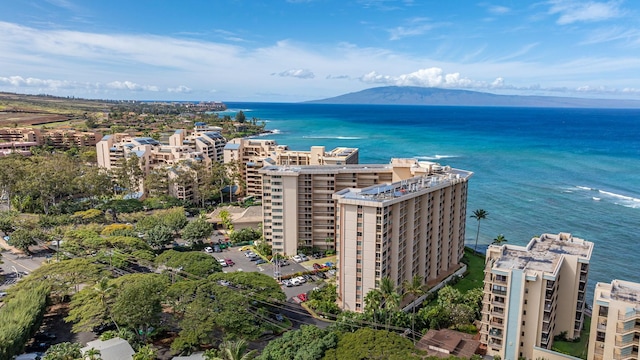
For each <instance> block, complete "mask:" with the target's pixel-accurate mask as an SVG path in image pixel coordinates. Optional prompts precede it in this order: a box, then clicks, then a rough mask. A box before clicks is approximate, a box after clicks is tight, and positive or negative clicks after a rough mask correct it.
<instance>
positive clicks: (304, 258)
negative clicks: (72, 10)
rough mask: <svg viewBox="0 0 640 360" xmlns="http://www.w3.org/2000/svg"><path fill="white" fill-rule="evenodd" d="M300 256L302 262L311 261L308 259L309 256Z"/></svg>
mask: <svg viewBox="0 0 640 360" xmlns="http://www.w3.org/2000/svg"><path fill="white" fill-rule="evenodd" d="M298 256H300V258H301V259H302V261H309V258H308V257H307V255H305V254H298Z"/></svg>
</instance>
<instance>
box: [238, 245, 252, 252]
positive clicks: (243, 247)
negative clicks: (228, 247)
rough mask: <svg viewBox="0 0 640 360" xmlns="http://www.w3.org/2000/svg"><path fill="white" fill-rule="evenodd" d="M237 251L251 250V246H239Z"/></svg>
mask: <svg viewBox="0 0 640 360" xmlns="http://www.w3.org/2000/svg"><path fill="white" fill-rule="evenodd" d="M238 250H240V251H247V250H251V246H249V245H245V246H241V247H240V249H238Z"/></svg>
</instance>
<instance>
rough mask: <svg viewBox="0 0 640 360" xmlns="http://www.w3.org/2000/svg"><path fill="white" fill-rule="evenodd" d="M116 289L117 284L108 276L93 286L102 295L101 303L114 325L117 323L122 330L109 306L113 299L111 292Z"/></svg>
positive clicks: (118, 328)
mask: <svg viewBox="0 0 640 360" xmlns="http://www.w3.org/2000/svg"><path fill="white" fill-rule="evenodd" d="M115 289H116V286H115V285H114V284H113V283H112V282H110V281H109V278H107V277H103V278H102V279H100V281H98V282H97V283H96V285H95V286H94V287H93V290H94V291H95V292H96V293H97V294H98V296H99V297H100V303H101V304H102V306H103V307H104V309H105V311H106V312H107V314H108V315H109V318H111V321H112V322H113V325H115V326H116V329H117V330H118V331H120V327H119V326H118V323H117V322H116V320H115V319H114V318H113V314H112V313H111V309H110V307H109V303H110V300H111V293H112V292H113V291H115Z"/></svg>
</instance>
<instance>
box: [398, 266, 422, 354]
mask: <svg viewBox="0 0 640 360" xmlns="http://www.w3.org/2000/svg"><path fill="white" fill-rule="evenodd" d="M422 280H423V278H422V276H420V275H417V274H416V275H414V276H413V278H411V281H407V280H405V281H404V282H403V283H402V287H403V288H404V294H403V295H404V296H406V295H411V300H412V301H415V299H417V298H419V297H420V296H422V295H423V294H424V293H425V287H426V285H425V284H423V283H422ZM411 312H412V314H411V336H412V337H413V333H414V332H415V318H416V306H415V304H414V305H413V306H412V307H411ZM413 341H414V343H415V337H413Z"/></svg>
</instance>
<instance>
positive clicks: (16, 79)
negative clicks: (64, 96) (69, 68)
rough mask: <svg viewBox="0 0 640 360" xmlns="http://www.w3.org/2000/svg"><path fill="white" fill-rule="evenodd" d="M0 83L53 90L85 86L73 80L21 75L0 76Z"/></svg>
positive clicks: (85, 85)
mask: <svg viewBox="0 0 640 360" xmlns="http://www.w3.org/2000/svg"><path fill="white" fill-rule="evenodd" d="M0 84H4V85H8V86H12V87H17V88H40V89H53V90H55V89H74V88H85V87H87V84H81V83H76V82H73V81H65V80H51V79H38V78H33V77H28V78H23V77H22V76H9V77H0Z"/></svg>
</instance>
